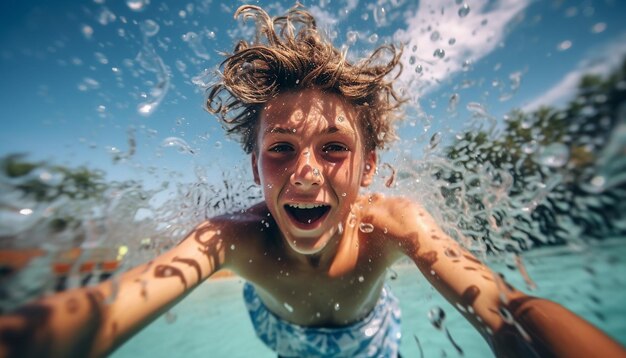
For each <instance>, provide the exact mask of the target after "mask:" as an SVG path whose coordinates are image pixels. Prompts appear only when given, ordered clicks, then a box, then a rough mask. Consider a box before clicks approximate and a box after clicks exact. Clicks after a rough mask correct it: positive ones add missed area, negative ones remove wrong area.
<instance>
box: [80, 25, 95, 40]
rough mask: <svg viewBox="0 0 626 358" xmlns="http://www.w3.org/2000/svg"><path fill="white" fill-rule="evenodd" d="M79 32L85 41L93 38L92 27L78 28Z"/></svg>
mask: <svg viewBox="0 0 626 358" xmlns="http://www.w3.org/2000/svg"><path fill="white" fill-rule="evenodd" d="M80 32H81V33H82V34H83V36H85V38H86V39H88V40H89V39H91V37H92V36H93V27H91V26H89V25H83V26H81V27H80Z"/></svg>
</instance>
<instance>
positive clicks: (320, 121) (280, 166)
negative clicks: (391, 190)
mask: <svg viewBox="0 0 626 358" xmlns="http://www.w3.org/2000/svg"><path fill="white" fill-rule="evenodd" d="M375 165H376V154H375V152H373V151H371V152H367V153H366V152H365V149H364V140H363V135H362V133H361V130H360V129H359V127H358V125H357V119H356V114H355V111H354V108H353V107H352V105H350V104H349V103H348V102H347V101H345V100H344V99H343V98H342V97H341V96H339V95H336V94H331V93H323V92H321V91H319V90H314V89H307V90H303V91H294V92H287V93H282V94H280V95H278V96H277V97H275V98H274V99H272V100H271V101H269V102H268V103H267V104H266V106H265V108H264V109H263V111H262V112H261V114H260V117H259V130H258V135H257V149H256V150H255V151H254V153H253V154H252V170H253V173H254V179H255V182H256V183H257V184H260V185H261V186H262V188H263V193H264V197H265V201H266V203H267V206H268V208H269V210H270V212H271V213H272V215H273V216H274V219H275V221H276V223H277V224H278V226H279V228H280V231H281V233H282V235H283V237H284V238H285V239H286V240H287V242H288V244H289V245H290V247H291V248H292V249H293V250H295V251H296V252H298V253H301V254H315V253H319V252H320V251H321V250H322V249H323V248H324V247H326V244H327V243H328V242H329V241H330V240H331V239H332V238H333V236H335V234H336V233H337V231H338V227H339V225H340V223H342V224H343V225H345V221H346V220H345V219H346V218H347V217H348V215H349V213H350V207H351V205H352V204H353V203H354V202H355V200H356V198H357V196H358V192H359V187H360V186H367V185H369V183H370V181H371V179H372V176H373V173H374V170H375Z"/></svg>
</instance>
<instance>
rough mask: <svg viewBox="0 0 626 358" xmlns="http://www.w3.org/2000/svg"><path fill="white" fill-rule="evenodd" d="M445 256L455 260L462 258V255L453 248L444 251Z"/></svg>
mask: <svg viewBox="0 0 626 358" xmlns="http://www.w3.org/2000/svg"><path fill="white" fill-rule="evenodd" d="M444 254H445V255H446V256H448V257H450V258H453V259H454V258H458V257H460V256H461V254H460V253H459V252H458V251H457V250H456V249H453V248H451V247H447V248H446V250H445V251H444Z"/></svg>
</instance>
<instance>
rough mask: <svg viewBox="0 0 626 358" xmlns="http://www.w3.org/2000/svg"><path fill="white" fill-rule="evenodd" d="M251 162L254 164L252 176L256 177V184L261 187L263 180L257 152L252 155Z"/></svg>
mask: <svg viewBox="0 0 626 358" xmlns="http://www.w3.org/2000/svg"><path fill="white" fill-rule="evenodd" d="M250 161H251V164H252V175H253V176H254V183H255V184H256V185H261V178H260V177H259V166H258V164H257V158H256V153H255V152H252V155H250Z"/></svg>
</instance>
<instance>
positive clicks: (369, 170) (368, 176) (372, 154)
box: [361, 150, 378, 187]
mask: <svg viewBox="0 0 626 358" xmlns="http://www.w3.org/2000/svg"><path fill="white" fill-rule="evenodd" d="M377 161H378V156H377V155H376V151H375V150H372V151H369V152H367V154H365V167H364V168H363V176H361V186H362V187H367V186H369V185H370V184H371V183H372V181H373V180H374V174H375V173H376V162H377Z"/></svg>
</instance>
